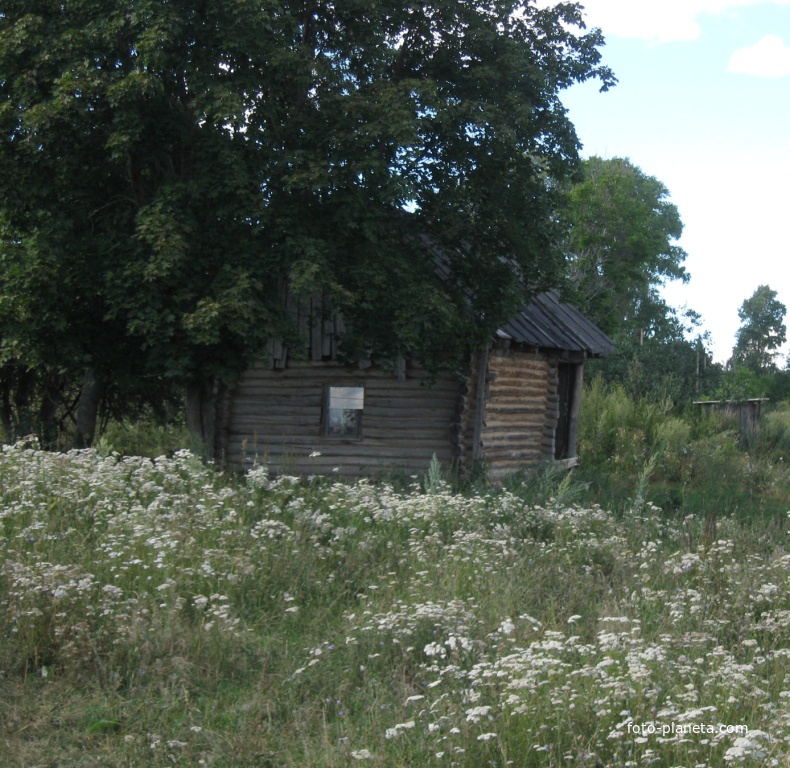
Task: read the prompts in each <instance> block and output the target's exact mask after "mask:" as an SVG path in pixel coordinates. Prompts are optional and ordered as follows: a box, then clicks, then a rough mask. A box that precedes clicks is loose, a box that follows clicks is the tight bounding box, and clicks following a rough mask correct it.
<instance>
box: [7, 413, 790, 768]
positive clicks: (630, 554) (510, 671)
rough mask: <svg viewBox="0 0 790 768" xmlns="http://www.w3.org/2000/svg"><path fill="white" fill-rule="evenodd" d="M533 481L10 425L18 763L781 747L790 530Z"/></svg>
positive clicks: (12, 720)
mask: <svg viewBox="0 0 790 768" xmlns="http://www.w3.org/2000/svg"><path fill="white" fill-rule="evenodd" d="M658 426H659V425H657V426H656V429H655V430H654V433H655V434H656V435H657V434H659V433H660V429H659V428H658ZM602 439H603V438H602ZM648 453H649V454H650V451H648ZM650 455H652V454H650ZM658 462H659V460H658V459H657V460H656V464H655V472H659V464H658ZM635 466H640V465H639V463H638V462H637V463H636V464H635ZM642 466H644V465H642ZM660 471H665V470H660ZM546 472H548V470H546ZM529 482H532V483H533V490H534V489H538V490H540V492H541V493H544V496H547V497H548V498H547V499H546V503H545V504H542V505H535V504H533V503H531V502H530V501H529V500H528V498H527V497H528V496H529V494H530V493H531V492H530V491H528V490H524V488H523V487H514V488H512V489H510V490H496V491H495V490H489V491H484V492H482V491H481V492H479V493H474V494H468V495H463V496H462V495H459V494H456V493H454V492H453V491H452V490H451V488H450V487H448V486H447V485H446V484H445V483H443V481H442V480H441V478H440V477H439V475H438V472H437V470H436V468H434V472H433V473H432V474H431V475H430V476H429V478H428V479H427V483H426V484H427V489H423V488H422V487H420V485H418V484H415V485H414V486H412V487H410V488H404V489H402V490H395V489H394V488H393V487H392V486H389V485H387V484H383V483H382V484H373V483H371V482H367V481H360V482H357V483H355V484H349V485H346V484H342V483H333V482H331V481H328V480H327V481H321V480H314V481H312V482H307V481H302V480H298V479H295V478H290V477H277V478H272V477H269V476H268V474H267V472H266V471H265V469H263V468H259V469H256V470H254V471H252V472H251V473H250V474H249V475H248V476H247V477H246V479H245V480H244V481H243V482H242V481H241V480H239V479H223V478H222V477H220V476H219V475H218V474H217V473H215V472H214V471H213V470H212V469H210V468H206V467H204V466H203V465H202V464H201V463H200V462H199V461H198V460H196V459H195V458H194V457H193V456H192V455H190V454H188V453H185V452H179V453H176V454H175V455H174V456H172V457H170V458H161V459H157V460H155V461H152V460H150V459H145V458H121V457H120V456H118V455H115V454H111V455H108V456H101V455H100V454H98V453H97V452H94V451H81V452H72V453H69V454H52V453H46V452H42V451H39V450H36V449H35V448H34V447H25V446H16V447H12V448H5V449H4V450H3V452H2V453H0V502H1V503H2V507H1V509H2V512H1V513H0V669H1V670H2V676H1V677H0V735H1V736H2V744H3V756H2V757H0V764H1V765H4V766H5V765H8V766H32V765H52V766H55V765H57V766H63V767H66V766H80V768H83V767H87V766H108V765H112V766H129V767H131V766H135V767H136V766H164V765H185V766H198V765H207V766H217V767H219V766H223V767H224V766H228V767H230V766H233V767H234V768H235V767H236V766H257V767H261V766H263V767H266V766H269V767H273V766H278V768H279V767H281V766H293V767H294V768H296V767H297V766H299V767H301V766H315V768H328V767H329V766H349V765H357V764H360V763H361V764H362V765H376V766H382V767H384V766H386V767H387V768H388V767H389V766H404V767H405V766H422V765H436V766H451V765H457V766H467V765H469V766H494V765H496V766H502V765H516V766H535V767H537V766H540V767H544V766H545V767H546V768H548V767H549V766H561V765H567V766H597V765H604V766H642V765H649V764H652V765H662V766H699V767H700V768H702V767H703V766H706V767H710V768H714V767H715V768H718V767H719V766H723V765H734V766H739V765H749V766H779V765H782V764H783V760H784V755H785V753H786V752H787V747H788V745H790V718H788V716H787V701H788V700H790V675H788V673H787V669H788V657H790V555H788V554H787V541H786V534H785V533H784V532H783V530H782V529H781V526H779V525H777V524H776V522H775V521H773V522H772V521H771V520H769V519H768V518H753V519H752V520H751V521H750V524H749V525H746V524H744V523H743V522H742V521H741V520H739V519H738V518H737V517H735V516H733V515H729V516H728V515H723V514H720V515H717V516H715V517H708V518H707V519H706V518H705V517H702V516H700V517H695V516H689V517H686V518H685V519H683V518H682V517H675V518H673V517H672V516H668V515H666V514H664V513H661V512H660V511H659V510H657V509H655V507H653V506H652V504H651V503H650V501H649V493H646V495H645V497H644V498H643V503H642V504H641V505H639V506H638V508H637V509H633V508H631V509H628V508H626V507H623V508H621V509H620V510H618V511H617V513H616V514H612V513H610V512H609V511H606V510H604V509H602V508H600V507H598V506H595V505H587V504H580V505H579V504H576V505H575V504H574V503H572V502H573V499H572V496H573V495H574V494H575V493H576V492H577V490H578V489H577V488H576V487H575V486H574V485H573V483H575V482H576V481H575V480H565V479H559V478H553V479H552V478H551V477H549V475H548V474H546V475H544V476H543V477H542V478H541V477H533V478H532V479H531V480H529ZM650 482H651V480H649V479H645V482H644V483H643V490H645V491H649V487H648V486H649V483H650ZM632 488H633V489H634V490H635V491H636V486H632ZM552 498H553V499H554V501H551V499H552ZM648 723H651V724H655V725H656V726H657V727H658V729H659V731H660V729H661V727H662V726H667V727H668V728H671V727H672V726H673V725H674V727H675V732H673V733H667V734H666V735H663V736H662V735H661V733H657V734H655V733H654V734H647V733H645V734H643V733H641V732H639V731H638V730H636V729H635V726H637V725H642V724H648ZM719 724H724V725H731V726H747V727H748V728H749V733H748V735H738V734H727V733H719V732H718V731H717V730H716V729H717V727H718V725H719ZM688 725H697V726H699V727H704V728H708V727H710V729H711V730H714V731H716V732H714V733H685V734H684V733H678V730H679V729H682V727H683V726H688Z"/></svg>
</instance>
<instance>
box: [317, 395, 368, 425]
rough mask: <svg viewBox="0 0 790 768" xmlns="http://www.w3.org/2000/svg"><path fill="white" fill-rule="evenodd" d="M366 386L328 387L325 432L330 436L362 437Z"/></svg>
mask: <svg viewBox="0 0 790 768" xmlns="http://www.w3.org/2000/svg"><path fill="white" fill-rule="evenodd" d="M364 404H365V388H364V387H328V388H327V392H326V417H325V421H324V434H325V435H327V436H328V437H360V436H361V435H362V409H363V407H364Z"/></svg>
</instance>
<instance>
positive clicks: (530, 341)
mask: <svg viewBox="0 0 790 768" xmlns="http://www.w3.org/2000/svg"><path fill="white" fill-rule="evenodd" d="M420 240H421V241H422V244H423V245H424V246H425V247H426V248H427V249H428V251H429V252H430V253H431V255H432V257H433V266H434V269H435V270H436V274H437V276H438V277H439V279H440V280H449V279H450V276H451V274H452V271H451V268H450V264H449V260H448V258H447V256H446V254H445V253H444V252H443V251H442V249H441V248H440V247H439V246H438V245H437V244H436V242H435V241H434V240H433V239H432V238H431V237H429V236H428V235H425V234H423V235H421V236H420ZM497 337H498V338H500V339H510V340H511V341H515V342H516V343H518V344H527V345H529V346H531V347H540V348H542V349H556V350H561V351H564V352H584V353H585V354H586V355H587V356H588V357H605V356H606V355H611V354H612V353H613V352H614V350H615V346H614V342H613V341H612V340H611V339H610V338H609V337H608V336H607V335H606V334H605V333H604V332H603V331H602V330H601V329H600V328H599V327H598V326H597V325H596V324H595V323H594V322H593V321H592V320H590V319H589V318H587V317H585V316H584V315H583V314H582V313H581V312H579V310H578V309H576V308H575V307H572V306H571V305H570V304H564V303H563V302H561V301H560V297H559V294H558V293H557V292H556V291H546V292H545V293H539V294H537V295H536V296H534V297H533V298H532V301H531V302H530V304H529V305H528V306H527V307H525V308H524V309H523V310H522V311H521V312H520V313H519V314H518V315H517V316H516V317H514V318H513V319H512V320H510V321H509V322H507V323H505V325H503V326H502V327H501V328H500V329H499V330H498V331H497Z"/></svg>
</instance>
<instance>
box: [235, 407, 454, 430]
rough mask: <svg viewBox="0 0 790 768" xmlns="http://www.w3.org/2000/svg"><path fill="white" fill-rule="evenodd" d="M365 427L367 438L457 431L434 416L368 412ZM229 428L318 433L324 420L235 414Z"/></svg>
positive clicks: (290, 414) (311, 416)
mask: <svg viewBox="0 0 790 768" xmlns="http://www.w3.org/2000/svg"><path fill="white" fill-rule="evenodd" d="M362 425H363V429H364V430H365V432H366V434H367V433H368V430H371V429H376V430H379V431H381V432H382V433H383V434H385V435H386V434H389V433H408V434H412V435H415V436H416V435H418V434H421V433H425V432H437V433H439V432H446V431H452V430H456V429H457V425H456V424H455V423H454V421H453V420H452V419H442V418H435V417H434V416H433V415H431V416H430V417H428V418H421V417H413V416H409V417H404V416H398V417H388V418H381V417H380V416H377V415H376V414H375V413H369V412H365V413H364V415H363V418H362ZM228 426H229V428H231V429H233V430H234V431H237V432H238V431H241V430H245V429H255V430H257V431H259V432H262V431H265V430H270V431H272V432H283V431H286V432H289V431H290V430H292V429H293V430H299V431H303V428H306V429H310V428H312V429H314V430H318V429H320V427H321V416H320V413H316V414H306V415H305V414H303V413H294V412H293V411H290V412H284V413H266V414H255V413H238V412H234V413H233V418H232V420H231V421H230V422H229V424H228ZM316 434H317V432H316Z"/></svg>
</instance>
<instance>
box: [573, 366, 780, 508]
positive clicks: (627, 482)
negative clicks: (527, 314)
mask: <svg viewBox="0 0 790 768" xmlns="http://www.w3.org/2000/svg"><path fill="white" fill-rule="evenodd" d="M581 407H582V412H581V417H580V424H581V434H580V454H581V458H582V466H583V469H582V471H581V472H580V473H579V474H580V479H584V480H586V482H587V483H588V484H589V486H590V488H591V491H592V493H593V496H594V497H595V498H596V499H597V500H598V501H599V502H600V503H603V504H604V505H608V506H610V507H611V508H620V509H623V508H626V507H631V506H633V504H634V503H635V501H637V500H645V499H646V500H650V501H652V502H653V503H655V504H657V505H659V506H661V507H662V508H664V509H665V510H667V511H674V512H677V513H680V514H681V515H685V514H695V515H701V516H705V515H706V514H709V513H710V511H711V510H714V511H715V512H716V513H722V514H730V513H733V514H737V515H739V516H740V517H741V518H743V519H748V518H751V517H754V516H755V515H758V516H766V517H769V518H775V519H781V518H783V516H784V513H785V512H787V510H788V509H790V474H788V472H787V471H786V468H785V459H784V456H783V455H782V454H783V453H784V452H785V447H786V446H790V410H788V408H787V406H784V407H779V408H778V409H776V410H769V411H768V412H767V413H765V414H764V418H763V433H762V440H761V442H760V443H759V445H757V446H755V447H754V448H753V449H752V450H749V451H745V450H742V449H741V448H740V447H739V445H738V434H737V431H736V427H733V426H732V425H728V424H727V423H726V422H725V421H724V420H723V419H722V418H721V417H719V416H717V415H716V414H715V413H714V414H708V415H705V414H703V413H702V412H697V411H693V410H689V411H686V412H678V411H677V410H676V409H673V407H672V404H671V403H670V402H669V401H662V402H652V401H649V400H635V399H633V398H632V397H630V396H629V395H628V394H627V393H626V392H625V390H624V389H623V388H621V387H618V386H617V385H605V384H604V383H602V382H601V380H599V379H596V380H593V382H592V383H591V384H590V386H588V388H587V389H586V390H585V392H584V396H583V399H582V406H581Z"/></svg>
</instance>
